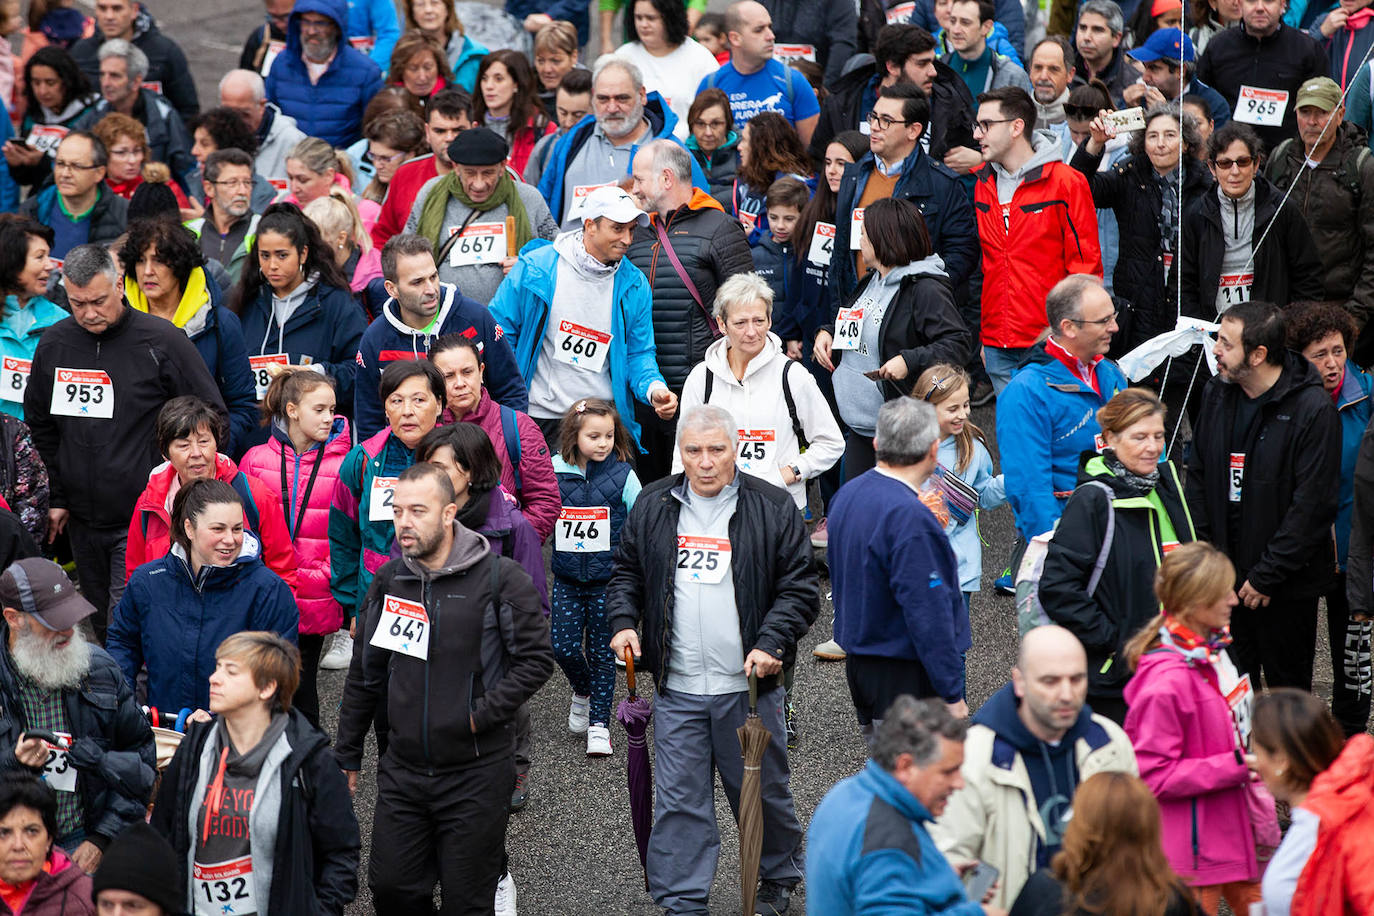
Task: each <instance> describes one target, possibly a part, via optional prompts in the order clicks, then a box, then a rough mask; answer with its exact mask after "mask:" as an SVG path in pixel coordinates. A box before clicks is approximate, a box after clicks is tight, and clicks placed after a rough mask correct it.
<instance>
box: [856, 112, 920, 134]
mask: <svg viewBox="0 0 1374 916" xmlns="http://www.w3.org/2000/svg"><path fill="white" fill-rule="evenodd" d="M864 120H865V121H867V122H868V124H869V126H870V127H877V128H879V129H880V130H891V129H892V125H893V124H911V123H912V122H911V121H903V120H901V119H899V118H890V117H888V116H887V115H880V114H878V113H877V112H876V111H870V112H869V113H868V117H866V118H865V119H864Z"/></svg>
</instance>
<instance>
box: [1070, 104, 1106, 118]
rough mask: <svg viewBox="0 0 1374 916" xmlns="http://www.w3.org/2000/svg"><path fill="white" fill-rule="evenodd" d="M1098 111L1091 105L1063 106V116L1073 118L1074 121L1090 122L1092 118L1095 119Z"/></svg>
mask: <svg viewBox="0 0 1374 916" xmlns="http://www.w3.org/2000/svg"><path fill="white" fill-rule="evenodd" d="M1099 110H1100V109H1097V108H1094V107H1093V106H1091V105H1065V106H1064V114H1065V115H1067V116H1068V117H1070V118H1073V119H1074V120H1075V121H1091V120H1092V119H1093V118H1095V117H1097V113H1098V111H1099Z"/></svg>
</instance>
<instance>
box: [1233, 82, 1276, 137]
mask: <svg viewBox="0 0 1374 916" xmlns="http://www.w3.org/2000/svg"><path fill="white" fill-rule="evenodd" d="M1286 111H1288V93H1287V92H1286V91H1285V90H1283V89H1257V88H1255V87H1254V86H1241V87H1240V95H1239V96H1238V97H1237V98H1236V110H1235V113H1234V114H1232V115H1231V117H1233V118H1235V119H1236V120H1237V121H1242V122H1244V123H1246V124H1257V125H1259V126H1261V127H1281V126H1282V125H1283V115H1284V113H1285V112H1286Z"/></svg>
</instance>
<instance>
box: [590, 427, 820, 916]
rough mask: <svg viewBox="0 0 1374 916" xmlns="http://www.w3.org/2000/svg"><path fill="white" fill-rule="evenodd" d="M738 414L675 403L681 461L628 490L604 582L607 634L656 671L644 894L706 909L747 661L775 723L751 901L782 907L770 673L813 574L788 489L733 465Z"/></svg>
mask: <svg viewBox="0 0 1374 916" xmlns="http://www.w3.org/2000/svg"><path fill="white" fill-rule="evenodd" d="M738 429H739V424H738V423H737V422H736V421H735V418H734V417H732V416H731V415H730V413H729V412H728V411H726V410H723V409H721V408H720V407H714V406H711V405H709V404H706V405H701V406H698V407H694V408H692V410H690V411H688V412H687V413H685V414H684V415H683V417H682V421H681V423H679V425H678V443H677V444H678V451H679V452H680V454H681V458H682V465H683V473H681V474H676V475H673V476H672V477H667V478H664V479H663V480H659V481H657V482H655V483H652V484H650V485H649V486H647V487H645V488H644V491H643V493H641V494H640V497H639V499H637V500H636V501H635V505H634V508H633V509H631V510H630V514H629V517H628V518H627V519H626V521H625V526H624V528H622V529H621V535H620V546H619V548H618V549H617V551H616V556H615V571H614V573H613V574H612V576H611V581H610V583H609V585H608V587H607V589H606V616H607V619H608V620H609V623H610V630H611V632H612V633H614V634H615V635H614V636H613V637H612V638H611V649H612V650H613V651H614V652H615V653H616V654H617V655H618V656H623V655H624V653H625V651H626V650H627V649H628V650H629V651H631V652H633V653H634V654H635V655H636V656H639V658H640V660H639V662H638V664H639V665H640V667H641V668H642V669H643V670H647V671H649V672H650V673H651V674H653V676H654V682H655V685H656V687H657V697H656V698H655V701H654V752H655V759H656V760H657V761H658V763H657V767H658V772H657V774H656V776H657V779H656V782H657V797H656V799H655V802H654V814H655V819H654V829H653V833H652V835H651V836H650V839H649V852H648V862H647V869H646V871H647V875H648V880H649V891H650V893H651V894H652V895H653V898H654V903H655V904H657V905H658V906H660V907H662V908H663V909H664V911H666V912H668V913H672V914H685V913H691V914H706V913H708V912H709V911H708V909H707V895H708V893H709V892H710V889H711V882H712V880H713V879H714V877H715V867H716V860H717V857H718V854H719V851H720V834H719V832H718V830H717V828H716V815H715V802H714V787H715V777H714V774H715V773H719V774H720V780H721V783H722V784H723V785H724V787H725V793H726V796H727V797H728V798H729V800H730V804H731V807H732V808H734V807H738V804H739V791H740V783H741V781H742V779H743V777H744V767H743V761H742V760H741V757H740V751H739V738H738V736H737V735H736V732H735V730H736V729H737V728H738V727H739V726H741V725H743V724H744V720H745V717H746V715H747V713H748V711H749V679H750V678H751V677H754V678H756V679H757V683H758V714H759V716H760V717H761V718H762V719H763V724H764V725H765V726H767V728H768V730H769V731H770V732H772V734H773V740H772V741H770V742H769V744H768V748H767V749H766V750H765V752H764V757H763V766H762V787H761V794H762V799H763V848H762V856H761V858H760V862H759V876H760V878H761V879H762V881H761V885H760V887H759V893H758V905H759V906H758V910H757V912H759V913H769V914H777V913H785V912H787V908H788V903H789V900H790V897H791V893H792V888H794V887H795V886H796V885H797V883H798V882H799V881H800V880H801V845H802V831H801V825H800V824H799V823H798V821H797V815H796V812H795V810H794V808H793V804H792V793H791V789H790V787H789V767H788V760H787V746H786V741H785V738H784V734H785V732H784V722H783V690H782V689H780V688H781V687H782V670H783V667H784V666H785V665H790V664H791V663H792V662H793V660H794V659H795V657H796V651H797V642H798V641H799V640H800V639H801V638H802V636H804V635H805V634H806V631H807V630H808V629H809V628H810V627H811V624H812V623H813V622H814V621H815V619H816V612H817V599H818V596H819V582H818V579H817V576H816V568H815V563H814V560H813V558H812V553H811V545H810V543H809V542H808V540H807V537H806V526H805V525H804V524H803V522H802V517H801V513H800V512H798V511H797V508H796V505H795V504H794V503H793V501H792V498H791V496H790V495H789V494H788V493H787V491H786V490H783V489H782V488H780V487H775V486H773V485H772V484H770V483H766V482H764V481H762V480H760V479H759V478H757V477H754V476H752V475H750V474H740V473H738V470H737V468H736V465H735V449H736V437H737V430H738ZM670 607H671V608H672V613H671V614H669V613H667V608H670ZM713 769H714V773H713ZM684 850H690V854H684Z"/></svg>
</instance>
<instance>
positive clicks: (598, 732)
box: [587, 725, 611, 757]
mask: <svg viewBox="0 0 1374 916" xmlns="http://www.w3.org/2000/svg"><path fill="white" fill-rule="evenodd" d="M587 756H588V757H609V756H611V730H610V729H609V728H607V727H606V726H604V725H592V726H588V728H587Z"/></svg>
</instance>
